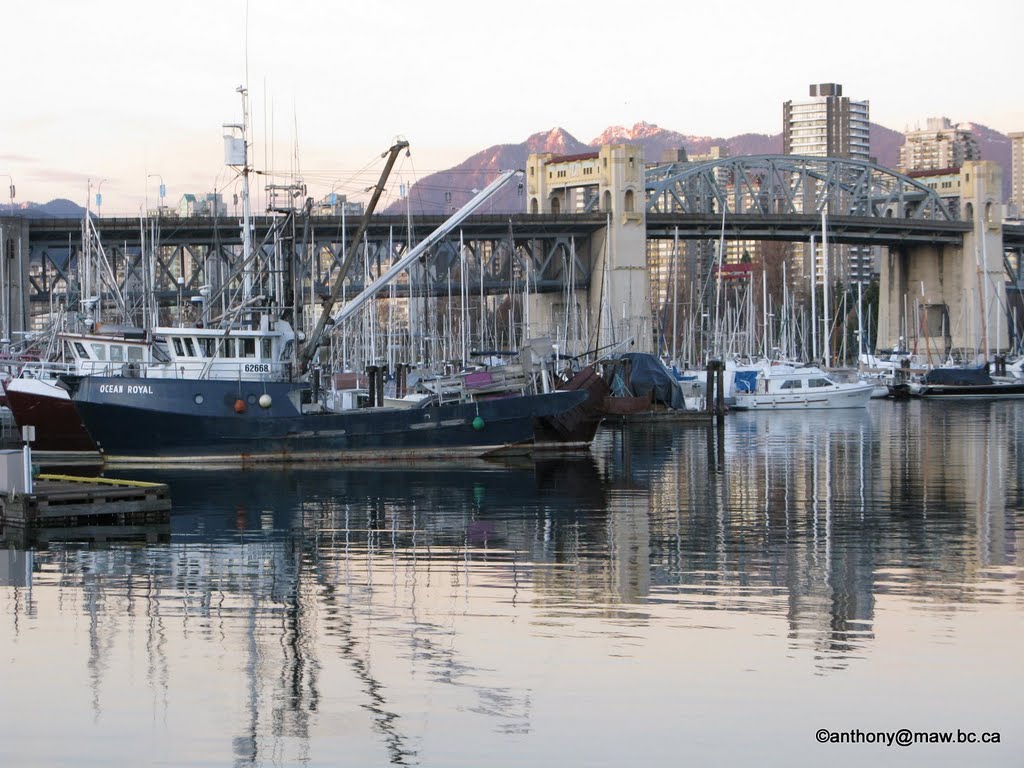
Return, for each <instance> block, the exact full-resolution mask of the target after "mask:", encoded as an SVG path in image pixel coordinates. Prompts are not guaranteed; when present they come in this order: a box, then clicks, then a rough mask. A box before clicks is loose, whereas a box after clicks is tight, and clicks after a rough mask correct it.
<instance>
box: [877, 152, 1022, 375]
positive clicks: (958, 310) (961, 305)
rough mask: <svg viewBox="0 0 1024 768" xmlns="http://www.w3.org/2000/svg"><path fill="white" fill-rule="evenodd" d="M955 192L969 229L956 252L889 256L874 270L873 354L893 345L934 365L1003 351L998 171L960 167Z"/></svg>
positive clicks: (916, 248)
mask: <svg viewBox="0 0 1024 768" xmlns="http://www.w3.org/2000/svg"><path fill="white" fill-rule="evenodd" d="M960 188H961V198H960V210H961V213H962V216H963V218H964V219H965V220H969V221H971V222H973V224H974V229H973V230H972V231H971V232H968V233H967V234H965V235H964V242H963V246H962V247H957V246H949V245H945V246H944V245H939V244H928V243H925V244H907V245H903V246H901V247H899V248H890V249H889V256H888V259H887V261H886V262H885V263H883V264H882V265H881V270H880V271H881V279H880V282H879V302H880V303H879V312H878V343H877V346H878V347H879V348H883V349H884V348H895V347H896V346H898V345H899V346H902V347H903V348H904V349H905V350H907V351H910V352H914V353H916V355H917V356H918V358H920V359H925V358H927V357H929V356H931V357H932V362H933V363H935V364H938V363H939V362H941V360H942V359H944V358H946V357H948V355H949V354H950V353H953V354H956V355H957V356H959V357H961V358H962V359H964V360H973V359H974V357H975V354H979V355H980V356H982V357H985V356H986V355H985V346H986V339H987V346H988V349H989V350H990V351H991V354H995V353H996V352H1000V351H1002V352H1005V351H1006V350H1007V348H1008V346H1009V341H1008V339H1009V334H1008V330H1007V322H1006V317H1005V313H1004V311H1003V307H1005V306H1006V275H1005V270H1004V268H1003V232H1002V212H1001V208H1000V205H999V200H1000V197H1001V190H1002V173H1001V170H1000V168H999V166H998V165H997V164H996V163H993V162H988V161H984V162H967V163H965V164H964V166H963V167H962V168H961V171H960ZM989 356H990V355H989Z"/></svg>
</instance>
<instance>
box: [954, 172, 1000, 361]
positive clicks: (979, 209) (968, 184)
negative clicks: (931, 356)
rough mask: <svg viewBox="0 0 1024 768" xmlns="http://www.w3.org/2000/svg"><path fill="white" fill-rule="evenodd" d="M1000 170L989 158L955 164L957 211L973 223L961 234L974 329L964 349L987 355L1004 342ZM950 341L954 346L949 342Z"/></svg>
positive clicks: (963, 274) (964, 280)
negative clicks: (958, 195)
mask: <svg viewBox="0 0 1024 768" xmlns="http://www.w3.org/2000/svg"><path fill="white" fill-rule="evenodd" d="M1002 185H1003V173H1002V169H1001V168H1000V167H999V165H998V164H997V163H994V162H992V161H989V160H983V161H971V162H966V163H964V164H963V166H962V167H961V168H960V190H961V191H960V211H961V215H962V216H963V218H964V219H965V220H967V221H970V222H972V223H973V225H974V228H973V229H972V231H971V232H968V233H967V234H966V235H964V249H963V251H964V252H963V260H962V263H961V270H960V274H961V280H962V283H963V286H964V289H965V290H964V297H965V301H966V302H967V304H966V305H965V306H964V314H965V315H966V316H969V317H970V318H971V321H972V322H971V323H970V324H967V323H965V325H970V326H971V327H973V333H971V335H970V337H969V338H964V339H963V342H964V343H963V345H962V348H963V349H964V350H971V351H973V350H974V349H977V350H978V354H979V356H983V357H984V358H985V359H991V356H992V354H994V353H996V352H1005V351H1006V350H1007V348H1008V346H1009V341H1008V339H1009V334H1008V333H1007V323H1006V317H1005V314H1004V311H1003V307H1005V306H1006V270H1005V269H1004V267H1003V217H1002V206H1001V200H1002V188H1003V187H1002ZM954 346H958V345H956V344H954Z"/></svg>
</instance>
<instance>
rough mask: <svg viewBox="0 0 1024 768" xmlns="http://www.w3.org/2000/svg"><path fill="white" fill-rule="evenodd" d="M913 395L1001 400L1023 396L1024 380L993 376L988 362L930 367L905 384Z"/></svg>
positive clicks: (952, 398)
mask: <svg viewBox="0 0 1024 768" xmlns="http://www.w3.org/2000/svg"><path fill="white" fill-rule="evenodd" d="M908 387H909V392H910V395H911V396H912V397H924V398H929V399H931V398H935V399H940V398H941V399H948V400H1003V399H1010V398H1020V397H1024V381H1020V380H1018V379H1015V378H1010V377H999V378H993V377H992V375H991V374H990V373H989V366H988V363H985V364H984V365H981V366H974V367H953V366H949V367H943V368H933V369H931V370H930V371H928V372H927V373H926V374H925V375H924V376H922V377H921V378H920V379H919V380H918V381H912V382H910V383H909V385H908Z"/></svg>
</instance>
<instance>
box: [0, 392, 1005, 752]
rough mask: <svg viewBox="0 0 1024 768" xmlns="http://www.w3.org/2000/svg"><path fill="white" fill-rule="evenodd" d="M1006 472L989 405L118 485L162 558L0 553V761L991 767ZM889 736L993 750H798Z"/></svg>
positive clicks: (995, 415)
mask: <svg viewBox="0 0 1024 768" xmlns="http://www.w3.org/2000/svg"><path fill="white" fill-rule="evenodd" d="M823 425H825V426H823ZM934 434H944V435H946V436H947V437H946V439H945V440H943V441H934V440H929V439H926V436H927V435H934ZM1022 455H1024V410H1021V409H1020V407H1019V405H1018V404H1017V403H1016V402H1013V401H1005V402H1000V403H991V404H984V403H974V404H964V405H960V406H957V407H951V406H950V405H948V404H945V403H932V402H930V401H923V400H914V401H909V402H905V403H900V402H891V401H880V402H878V401H872V402H871V403H869V404H868V405H867V406H866V407H865V408H863V409H849V410H837V411H834V412H829V415H828V419H827V422H822V420H821V418H820V415H819V416H816V415H815V414H814V413H813V412H776V413H757V412H749V413H735V414H730V415H729V416H727V418H726V419H725V423H724V429H723V430H722V431H721V433H719V430H718V429H717V428H716V427H714V426H711V425H702V424H691V425H687V424H684V423H674V424H671V425H669V424H666V423H657V422H652V423H645V424H633V425H628V426H624V427H620V426H608V425H605V426H603V427H602V428H601V430H600V432H599V433H598V436H597V438H596V440H595V442H594V444H593V447H592V449H591V451H590V452H589V453H588V454H586V455H585V456H579V457H576V458H574V459H566V458H560V459H551V460H540V461H535V460H529V461H526V460H522V459H514V460H513V459H510V460H507V461H505V462H496V461H482V460H474V461H463V462H451V463H449V464H445V465H438V464H436V463H428V464H427V465H418V464H417V463H415V462H410V463H408V464H406V465H402V466H397V465H381V464H379V463H376V462H369V463H363V464H359V465H356V466H351V467H347V466H340V467H332V468H331V469H329V470H328V469H324V468H316V467H314V466H308V465H307V466H303V465H291V466H290V467H267V468H263V469H252V470H242V469H238V468H217V469H215V470H207V469H201V468H194V469H189V468H184V467H178V468H171V467H164V468H156V467H139V468H137V469H128V468H122V469H119V470H118V471H117V474H118V476H123V477H125V478H127V479H132V478H138V479H143V480H145V481H157V482H161V483H165V484H167V485H168V487H170V488H171V491H172V494H173V497H174V510H173V514H172V516H171V520H170V534H169V537H168V538H167V539H166V540H159V537H160V536H161V535H162V534H161V532H160V529H159V528H154V529H153V531H152V537H153V541H151V542H145V541H144V540H143V541H141V542H140V541H138V540H136V541H131V542H118V541H117V540H116V539H115V540H113V541H108V542H102V541H101V542H99V543H92V544H90V543H75V542H62V541H51V542H49V543H48V544H47V545H46V546H43V547H35V548H32V549H22V548H19V547H18V546H14V547H13V548H12V547H11V545H10V542H9V541H8V544H7V546H6V547H4V548H0V584H2V586H0V612H2V613H3V615H4V616H5V617H6V619H5V621H4V622H3V623H2V624H0V627H2V629H0V658H2V659H3V660H4V661H3V673H4V678H5V680H6V685H8V686H9V687H11V688H12V689H13V690H19V691H22V692H31V695H26V696H23V697H22V699H21V702H20V706H19V707H17V708H8V709H7V710H6V717H5V718H4V719H3V721H0V737H2V738H0V744H2V745H3V746H2V747H0V753H2V755H3V757H4V759H5V761H7V762H10V763H12V764H26V763H31V764H33V765H39V766H51V765H60V764H66V763H67V762H69V761H70V762H74V761H75V755H80V754H82V753H83V752H87V753H88V754H89V755H90V759H91V761H92V762H94V763H96V764H101V763H104V762H110V761H113V760H115V759H117V758H118V756H120V755H123V754H125V753H126V751H130V752H131V753H132V754H134V755H135V756H136V757H135V759H136V760H137V761H138V762H140V763H151V762H172V763H175V764H218V765H223V764H232V763H234V764H246V765H266V764H292V763H296V762H302V763H304V764H308V765H339V764H341V765H368V764H395V765H449V764H454V763H457V762H459V761H460V760H461V757H460V756H462V755H465V754H467V753H473V754H481V753H483V752H486V753H487V759H486V761H487V762H488V763H489V764H493V765H499V766H501V765H521V764H524V763H531V764H552V763H556V762H557V763H562V762H565V761H566V760H568V761H570V762H572V763H575V764H595V765H626V764H650V763H654V762H665V761H669V762H670V761H671V760H672V759H673V758H672V754H674V753H676V752H677V751H678V748H679V745H678V744H675V743H674V740H673V739H665V738H661V737H655V735H656V734H665V733H673V734H675V735H676V736H675V738H677V739H681V740H682V741H683V742H685V743H686V749H687V753H688V754H689V755H690V756H691V759H693V760H696V761H697V762H701V763H705V764H712V763H715V764H749V763H750V762H751V761H756V760H757V759H759V758H758V755H762V756H763V755H764V754H770V755H772V760H773V761H784V762H786V763H787V764H789V765H795V766H804V765H806V766H811V765H820V764H821V762H822V760H823V759H825V756H827V759H828V761H829V762H830V763H832V764H834V765H837V766H855V765H863V763H864V761H865V760H868V761H875V762H878V763H880V764H891V762H890V759H891V758H892V756H893V755H896V756H898V757H899V758H900V760H901V761H907V760H909V761H910V763H903V762H901V763H900V764H922V763H926V764H928V765H933V766H958V765H962V761H963V759H964V751H965V750H967V749H970V750H971V754H970V759H971V762H972V764H975V765H979V766H1005V765H1008V764H1010V765H1012V764H1013V761H1014V760H1015V759H1016V756H1017V755H1018V754H1019V750H1018V744H1017V743H1016V736H1015V734H1016V731H1017V728H1016V722H1017V719H1018V717H1017V713H1018V711H1019V705H1020V690H1021V689H1022V683H1024V678H1022V673H1021V666H1020V665H1019V664H1018V663H1017V661H1016V658H1015V656H1014V654H1015V648H1017V647H1018V646H1019V640H1020V638H1021V612H1020V597H1021V584H1022V576H1024V572H1022V569H1021V563H1020V552H1021V551H1022V550H1024V547H1022V530H1021V525H1020V514H1019V510H1020V509H1021V508H1024V484H1022V481H1021V478H1024V466H1022V464H1021V456H1022ZM44 658H45V659H46V664H47V669H48V672H47V674H46V675H45V676H40V674H39V671H38V670H39V669H40V666H39V665H40V664H42V663H43V659H44ZM584 709H585V711H586V715H585V716H583V714H582V713H583V711H584ZM53 717H59V719H60V723H61V731H62V734H63V736H64V738H63V739H61V740H59V741H56V742H49V743H48V745H47V746H42V743H41V742H40V741H39V739H38V732H39V729H40V728H41V726H40V725H39V724H40V723H42V722H45V721H47V719H48V718H53ZM893 726H895V727H904V726H905V727H908V728H911V729H915V730H943V731H945V730H954V732H955V729H956V728H958V727H959V728H961V729H964V730H972V731H978V732H982V731H986V732H988V731H1000V732H1001V733H1002V739H1003V741H1002V743H1000V744H986V745H980V744H978V745H965V746H962V747H961V748H960V749H959V750H954V749H951V748H950V747H948V746H943V745H927V744H916V745H913V746H912V747H909V748H907V749H905V750H901V751H900V752H898V753H895V752H891V751H888V749H887V748H886V747H884V746H881V745H864V744H861V745H850V744H848V745H839V746H836V745H819V744H816V743H815V742H814V738H815V731H816V729H818V728H831V729H834V730H840V729H852V728H859V729H861V730H864V731H868V730H879V729H888V728H890V727H893ZM623 734H628V735H625V736H624V735H623Z"/></svg>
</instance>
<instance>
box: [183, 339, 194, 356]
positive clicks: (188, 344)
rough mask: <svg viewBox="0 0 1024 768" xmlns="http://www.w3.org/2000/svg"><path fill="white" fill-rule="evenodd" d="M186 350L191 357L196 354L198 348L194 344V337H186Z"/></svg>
mask: <svg viewBox="0 0 1024 768" xmlns="http://www.w3.org/2000/svg"><path fill="white" fill-rule="evenodd" d="M185 351H186V352H188V356H189V357H195V356H196V348H195V347H194V346H193V345H192V339H185Z"/></svg>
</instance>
